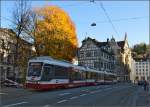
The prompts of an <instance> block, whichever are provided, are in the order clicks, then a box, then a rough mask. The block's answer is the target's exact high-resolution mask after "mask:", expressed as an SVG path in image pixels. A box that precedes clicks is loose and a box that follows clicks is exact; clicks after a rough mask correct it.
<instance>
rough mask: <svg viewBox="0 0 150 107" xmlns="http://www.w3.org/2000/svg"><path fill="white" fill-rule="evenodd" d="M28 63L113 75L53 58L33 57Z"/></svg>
mask: <svg viewBox="0 0 150 107" xmlns="http://www.w3.org/2000/svg"><path fill="white" fill-rule="evenodd" d="M29 62H44V63H48V64H54V65H59V66H64V67H72V68H75V69H80V70H83V71H90V72H97V73H105V74H109V75H114V74H113V73H109V72H106V71H98V70H95V69H91V68H88V67H83V66H78V65H73V64H72V63H70V62H68V61H64V60H58V59H54V58H52V57H49V56H41V57H34V58H32V59H30V60H29Z"/></svg>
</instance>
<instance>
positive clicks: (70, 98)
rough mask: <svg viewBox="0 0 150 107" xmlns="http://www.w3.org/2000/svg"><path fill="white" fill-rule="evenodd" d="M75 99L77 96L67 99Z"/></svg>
mask: <svg viewBox="0 0 150 107" xmlns="http://www.w3.org/2000/svg"><path fill="white" fill-rule="evenodd" d="M76 98H78V96H75V97H71V98H69V99H76Z"/></svg>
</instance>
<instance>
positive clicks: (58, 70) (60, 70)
mask: <svg viewBox="0 0 150 107" xmlns="http://www.w3.org/2000/svg"><path fill="white" fill-rule="evenodd" d="M55 78H59V79H66V78H68V71H67V68H66V67H62V66H55Z"/></svg>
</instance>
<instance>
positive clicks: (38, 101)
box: [1, 84, 150, 107]
mask: <svg viewBox="0 0 150 107" xmlns="http://www.w3.org/2000/svg"><path fill="white" fill-rule="evenodd" d="M12 92H13V93H7V90H6V89H4V90H2V91H1V103H2V106H3V107H17V106H18V107H21V106H22V107H25V106H28V107H31V106H34V107H35V106H36V107H53V106H65V107H67V106H68V107H72V106H74V107H79V106H80V107H81V106H82V107H83V106H84V107H88V106H89V107H91V106H114V107H116V106H147V107H150V96H149V95H148V93H147V92H144V90H143V88H142V87H140V86H136V85H132V84H116V85H99V86H89V87H80V88H72V89H61V90H51V91H45V92H35V91H31V90H24V89H18V90H17V91H16V93H15V89H14V90H12Z"/></svg>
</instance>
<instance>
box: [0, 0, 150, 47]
mask: <svg viewBox="0 0 150 107" xmlns="http://www.w3.org/2000/svg"><path fill="white" fill-rule="evenodd" d="M100 3H102V4H103V7H104V9H105V11H106V12H107V14H108V17H109V18H110V20H111V22H112V24H113V25H112V24H111V22H110V21H109V19H108V17H107V16H106V14H105V12H104V10H103V9H102V7H101V5H100ZM14 4H15V1H14V0H13V1H10V0H3V1H1V16H2V17H1V27H3V28H11V27H12V22H11V21H10V20H12V11H13V8H14V6H15V5H14ZM30 4H31V7H32V8H35V7H43V6H45V5H56V6H59V7H60V8H62V9H64V10H65V11H66V12H67V13H68V14H69V16H70V17H71V19H72V21H73V22H74V23H75V26H76V33H77V37H78V42H79V46H81V42H82V40H83V39H85V38H86V37H88V36H89V37H91V38H94V39H96V40H98V41H106V40H107V38H111V37H112V36H113V37H114V38H115V39H116V41H121V40H124V35H125V32H127V35H128V42H129V46H130V47H132V46H133V45H134V44H138V43H141V42H144V43H147V44H148V43H149V34H150V33H149V2H148V1H95V2H94V3H93V2H90V0H87V1H86V0H84V1H83V0H82V1H79V0H78V1H75V0H72V1H69V0H68V1H59V0H57V1H56V0H54V1H42V0H41V1H40V0H37V1H36V0H33V1H30ZM8 19H9V20H8ZM92 23H96V26H91V24H92Z"/></svg>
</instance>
